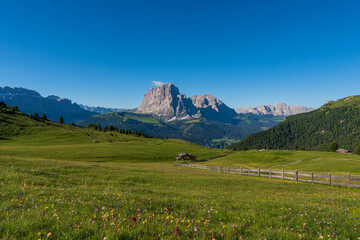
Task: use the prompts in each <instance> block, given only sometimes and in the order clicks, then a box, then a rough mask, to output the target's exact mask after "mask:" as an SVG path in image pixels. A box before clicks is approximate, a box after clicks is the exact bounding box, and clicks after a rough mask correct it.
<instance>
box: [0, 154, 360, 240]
mask: <svg viewBox="0 0 360 240" xmlns="http://www.w3.org/2000/svg"><path fill="white" fill-rule="evenodd" d="M359 200H360V191H359V190H358V189H348V188H342V187H335V186H325V185H311V184H306V183H297V182H290V181H281V180H272V179H268V178H258V177H247V176H235V175H228V174H221V173H214V172H209V171H203V170H196V169H189V168H181V167H175V166H173V165H172V164H171V163H107V162H105V163H96V164H94V163H88V162H78V161H77V162H73V161H69V160H66V161H62V160H44V159H26V158H19V157H5V156H1V157H0V238H1V239H20V238H25V239H60V238H61V239H105V237H106V238H107V239H320V238H321V239H322V238H324V239H358V237H360V232H359V231H360V226H359V225H360V222H359V217H360V203H359Z"/></svg>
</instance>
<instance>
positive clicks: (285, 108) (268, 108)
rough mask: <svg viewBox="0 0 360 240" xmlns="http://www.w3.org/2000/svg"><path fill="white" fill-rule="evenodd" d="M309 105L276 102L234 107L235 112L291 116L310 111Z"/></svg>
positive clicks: (311, 109)
mask: <svg viewBox="0 0 360 240" xmlns="http://www.w3.org/2000/svg"><path fill="white" fill-rule="evenodd" d="M313 110H314V109H313V108H311V107H305V106H299V105H287V104H286V103H276V104H275V105H274V106H272V105H261V106H257V107H240V108H236V109H235V111H236V112H237V113H253V114H257V115H274V116H291V115H295V114H299V113H304V112H311V111H313Z"/></svg>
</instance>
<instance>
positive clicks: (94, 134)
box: [0, 108, 230, 162]
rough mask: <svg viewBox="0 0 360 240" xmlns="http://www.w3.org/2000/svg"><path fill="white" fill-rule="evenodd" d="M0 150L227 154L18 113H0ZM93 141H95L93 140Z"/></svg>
mask: <svg viewBox="0 0 360 240" xmlns="http://www.w3.org/2000/svg"><path fill="white" fill-rule="evenodd" d="M0 133H1V134H0V137H1V140H0V153H1V154H2V155H11V156H19V157H31V158H37V157H40V158H47V159H68V160H74V161H95V162H102V161H122V162H127V161H132V162H134V161H135V162H141V161H149V162H150V161H151V162H159V161H172V160H173V159H174V158H175V157H176V156H177V154H178V153H180V152H184V151H185V152H190V153H192V154H194V155H196V156H198V158H199V159H208V158H211V157H215V156H219V155H223V154H224V153H225V154H226V153H229V152H230V151H228V150H220V149H209V148H205V147H201V146H198V145H196V144H193V143H189V142H185V141H182V140H175V139H168V140H161V139H153V138H144V137H138V136H136V135H126V134H121V133H118V132H116V131H111V132H101V131H96V130H93V129H90V128H84V127H77V126H72V125H66V124H57V123H54V122H50V121H45V122H44V123H43V122H41V121H35V120H32V119H30V118H29V117H27V116H26V115H23V114H22V113H20V112H16V113H10V112H9V110H8V109H4V108H2V109H1V112H0ZM94 140H96V141H97V143H93V141H94Z"/></svg>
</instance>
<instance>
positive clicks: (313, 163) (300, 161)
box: [199, 150, 360, 174]
mask: <svg viewBox="0 0 360 240" xmlns="http://www.w3.org/2000/svg"><path fill="white" fill-rule="evenodd" d="M199 164H205V165H210V166H219V167H233V168H237V167H254V168H273V169H285V170H301V171H308V172H330V173H337V174H360V156H359V155H355V154H342V153H332V152H317V151H290V150H271V151H265V152H260V151H259V150H250V151H241V152H235V153H233V154H229V155H228V156H225V157H221V158H217V159H214V160H211V161H207V162H203V163H199Z"/></svg>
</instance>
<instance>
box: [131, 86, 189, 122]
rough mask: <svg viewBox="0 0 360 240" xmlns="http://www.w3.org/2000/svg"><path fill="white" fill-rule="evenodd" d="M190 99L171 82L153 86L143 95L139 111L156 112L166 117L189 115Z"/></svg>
mask: <svg viewBox="0 0 360 240" xmlns="http://www.w3.org/2000/svg"><path fill="white" fill-rule="evenodd" d="M188 107H191V105H190V106H188V101H187V98H186V96H184V95H181V94H180V92H179V89H178V88H177V87H175V86H174V85H173V84H171V83H166V84H164V85H162V86H160V87H157V88H151V89H150V90H149V91H147V93H146V94H145V95H144V97H143V101H142V103H141V105H140V107H139V108H138V109H137V110H136V112H137V113H147V114H154V115H158V116H160V117H164V118H173V117H175V116H179V117H181V116H183V115H187V113H188V112H189V111H190V109H187V108H188Z"/></svg>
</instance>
